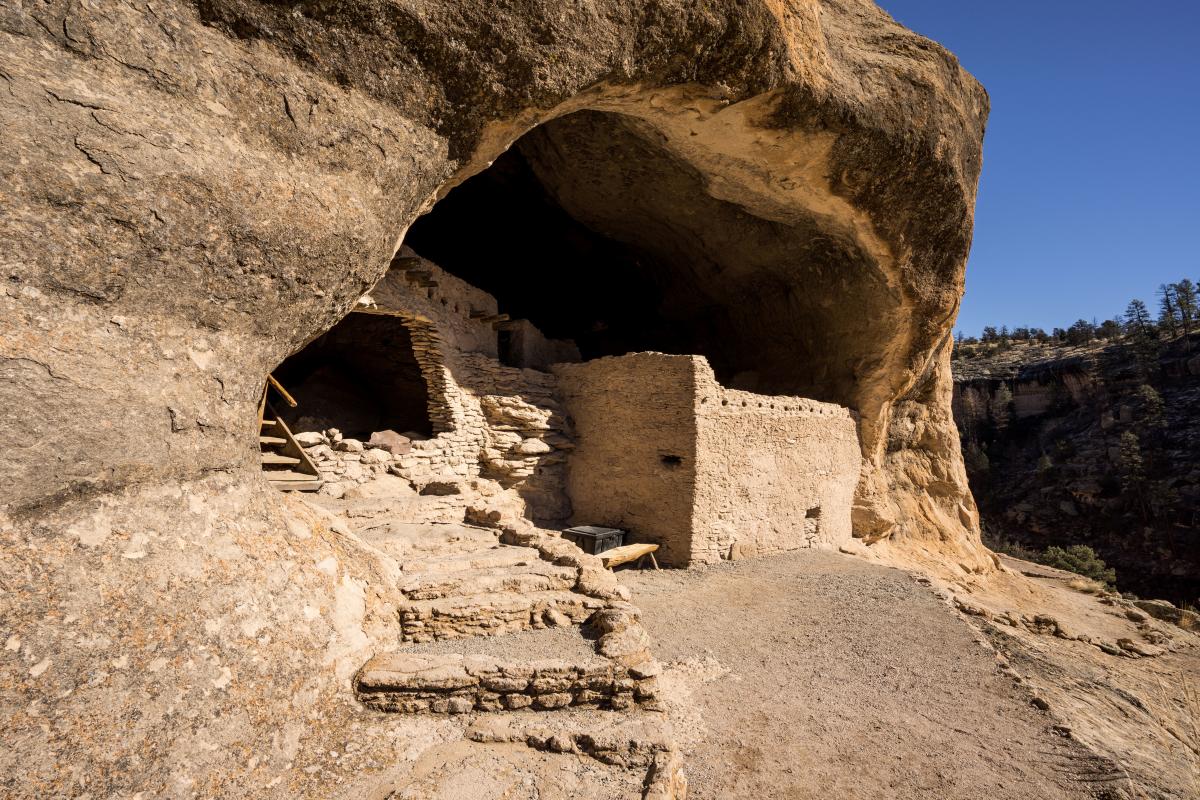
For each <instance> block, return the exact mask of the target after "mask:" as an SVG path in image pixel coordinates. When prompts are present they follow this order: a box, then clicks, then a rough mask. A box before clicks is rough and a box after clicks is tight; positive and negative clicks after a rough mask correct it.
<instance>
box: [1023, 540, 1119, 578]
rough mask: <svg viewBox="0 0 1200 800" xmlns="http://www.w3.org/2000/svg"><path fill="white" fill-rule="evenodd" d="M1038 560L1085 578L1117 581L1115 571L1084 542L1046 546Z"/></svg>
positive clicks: (1048, 565)
mask: <svg viewBox="0 0 1200 800" xmlns="http://www.w3.org/2000/svg"><path fill="white" fill-rule="evenodd" d="M1038 561H1040V562H1041V563H1043V564H1045V565H1046V566H1047V567H1054V568H1055V569H1065V570H1066V571H1067V572H1074V573H1075V574H1077V575H1082V576H1084V577H1085V578H1091V579H1092V580H1094V581H1097V582H1099V583H1103V584H1104V585H1106V586H1111V585H1113V584H1114V583H1116V581H1117V572H1116V570H1114V569H1113V568H1112V567H1110V566H1108V565H1107V564H1105V563H1104V561H1103V560H1101V558H1100V556H1098V555H1096V551H1095V550H1093V549H1092V548H1090V547H1088V546H1087V545H1085V544H1076V545H1072V546H1071V547H1068V548H1066V549H1063V548H1061V547H1047V548H1046V552H1044V553H1042V555H1041V557H1039V558H1038Z"/></svg>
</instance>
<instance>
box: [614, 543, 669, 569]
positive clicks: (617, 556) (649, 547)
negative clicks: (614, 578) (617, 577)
mask: <svg viewBox="0 0 1200 800" xmlns="http://www.w3.org/2000/svg"><path fill="white" fill-rule="evenodd" d="M657 549H658V545H656V544H627V545H623V546H621V547H614V548H613V549H612V550H605V551H604V552H603V553H601V554H600V560H601V561H602V562H603V563H604V566H605V567H606V568H608V569H613V568H614V567H619V566H621V565H622V564H629V563H630V562H633V561H636V562H638V566H639V567H640V566H641V564H642V561H644V560H645V558H646V556H650V563H651V564H653V565H654V568H655V569H658V568H659V567H658V561H657V559H655V558H654V551H655V550H657Z"/></svg>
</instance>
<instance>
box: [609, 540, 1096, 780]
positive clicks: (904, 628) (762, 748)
mask: <svg viewBox="0 0 1200 800" xmlns="http://www.w3.org/2000/svg"><path fill="white" fill-rule="evenodd" d="M620 578H621V579H622V582H624V583H626V584H627V585H628V586H630V588H631V589H633V591H634V602H635V603H636V604H637V605H638V606H640V607H641V609H642V611H643V620H644V624H645V625H646V627H647V629H648V630H649V631H650V634H651V635H652V636H653V637H654V640H655V647H654V651H655V653H656V655H657V656H658V657H659V659H660V660H662V661H663V662H664V663H666V664H668V665H669V669H668V670H667V671H666V673H665V674H664V677H663V685H664V692H665V693H666V695H667V697H668V701H669V703H670V706H671V712H672V714H671V715H672V719H673V722H674V725H675V730H676V739H677V740H678V741H679V742H680V744H681V746H682V747H683V749H684V752H685V757H686V762H685V763H686V764H687V771H688V775H689V782H690V789H691V791H690V792H689V795H688V796H689V798H694V800H704V799H705V798H723V799H724V798H755V799H756V800H758V799H759V798H787V799H788V800H798V799H799V798H820V799H821V800H832V799H833V798H837V800H844V799H846V798H937V799H938V800H952V799H954V798H962V799H963V800H967V799H968V798H970V800H977V798H986V800H1007V798H1074V797H1091V796H1095V795H1094V794H1093V791H1094V790H1095V788H1096V787H1095V785H1092V786H1085V785H1084V784H1085V782H1086V780H1087V777H1086V776H1087V775H1088V774H1089V773H1091V772H1092V771H1093V768H1094V765H1093V764H1092V763H1091V758H1090V756H1089V755H1088V753H1087V751H1085V750H1084V749H1083V748H1082V747H1081V746H1079V745H1077V744H1076V743H1074V742H1072V741H1071V740H1069V739H1066V738H1063V737H1061V736H1059V735H1056V734H1055V733H1054V732H1053V731H1052V728H1051V726H1052V723H1051V721H1050V719H1049V718H1048V717H1047V716H1046V715H1044V714H1042V713H1041V712H1039V711H1037V710H1036V709H1034V708H1033V707H1032V706H1031V705H1030V704H1029V702H1028V699H1027V698H1026V697H1025V696H1023V695H1022V694H1021V693H1020V692H1019V691H1018V690H1017V689H1016V688H1015V687H1014V686H1013V684H1012V682H1011V681H1010V680H1009V679H1008V678H1006V677H1004V676H1003V675H1002V674H1001V673H1000V672H999V671H998V669H997V664H996V661H995V657H994V656H993V655H992V654H991V653H990V652H989V651H987V650H986V649H985V648H984V647H982V646H981V645H980V644H979V643H978V642H977V641H976V634H975V632H974V631H973V630H972V629H971V628H970V627H969V626H968V625H966V624H965V623H964V622H962V621H961V620H960V619H959V618H958V617H957V616H956V615H955V614H954V613H953V612H952V611H951V610H950V609H949V608H947V606H946V605H945V604H943V603H942V602H940V601H938V600H937V598H936V597H934V595H933V594H932V592H931V591H930V590H929V589H927V588H925V587H923V586H921V585H920V584H918V583H916V581H915V580H914V579H913V578H911V577H910V576H908V575H907V574H905V573H903V572H901V571H898V570H893V569H888V568H885V567H880V566H876V565H872V564H869V563H867V562H864V561H860V560H857V559H853V558H849V557H846V556H842V555H839V554H832V553H822V552H803V553H798V554H792V555H785V556H777V557H772V558H762V559H757V560H753V561H742V562H736V563H734V564H729V565H722V566H719V567H713V568H708V569H703V570H697V571H691V572H683V571H675V570H670V571H662V572H653V571H645V572H634V571H629V570H626V571H622V572H621V573H620ZM1089 790H1092V791H1089Z"/></svg>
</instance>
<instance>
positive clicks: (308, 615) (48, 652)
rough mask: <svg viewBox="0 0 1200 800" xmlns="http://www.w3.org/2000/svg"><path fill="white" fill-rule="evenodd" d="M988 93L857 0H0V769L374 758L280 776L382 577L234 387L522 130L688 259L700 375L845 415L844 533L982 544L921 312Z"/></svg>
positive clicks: (365, 636)
mask: <svg viewBox="0 0 1200 800" xmlns="http://www.w3.org/2000/svg"><path fill="white" fill-rule="evenodd" d="M986 109H987V100H986V96H985V95H984V93H983V91H982V89H981V88H980V87H979V86H978V85H977V84H976V83H975V82H974V81H973V80H972V79H971V78H970V77H969V76H968V75H967V74H966V73H965V72H963V71H962V70H961V68H960V67H959V66H958V64H957V62H956V61H955V59H954V58H953V57H952V56H951V55H950V54H949V53H947V52H946V51H944V50H943V49H942V48H940V47H938V46H937V45H935V44H933V43H931V42H928V41H926V40H924V39H922V38H920V37H918V36H916V35H914V34H912V33H910V32H908V31H906V30H904V29H903V28H901V27H899V26H898V25H896V24H895V23H894V22H892V21H891V20H890V19H889V18H888V17H887V16H886V15H885V14H883V13H882V12H881V11H879V10H878V9H877V8H876V7H875V6H874V5H873V4H871V3H869V2H860V1H859V0H823V1H822V2H818V1H817V0H791V2H767V1H766V0H759V1H757V2H749V3H737V2H732V0H707V1H706V2H701V3H674V2H651V3H642V2H628V1H626V0H607V1H606V0H597V2H592V3H584V4H561V3H536V2H517V3H512V4H507V5H504V6H496V5H495V4H491V3H480V2H475V1H474V0H459V1H458V2H451V1H450V0H447V2H423V1H422V0H406V1H404V2H360V3H336V2H315V1H314V2H299V3H289V4H277V3H271V2H252V1H250V0H199V1H198V2H194V3H189V2H184V1H183V0H165V1H164V2H161V3H153V4H134V3H126V2H117V0H112V1H111V2H91V3H87V2H83V3H81V2H75V1H74V0H71V1H69V2H68V0H51V2H36V3H35V2H22V1H21V0H0V126H2V130H3V134H4V136H3V138H4V147H3V148H0V204H2V207H3V209H4V211H3V214H0V242H3V246H2V248H0V268H2V270H3V278H4V293H3V295H0V310H2V313H3V323H2V325H0V438H2V440H3V441H4V443H5V445H4V450H3V458H2V463H3V482H2V483H0V502H2V503H3V514H2V515H0V526H2V528H3V539H2V545H0V547H2V548H3V553H2V555H3V557H2V559H0V565H2V566H0V581H2V583H3V588H4V594H3V600H0V603H2V604H3V607H2V608H0V619H2V620H3V622H2V623H0V624H2V625H3V626H4V630H3V632H2V633H3V638H4V639H5V643H6V649H5V650H4V651H3V654H2V655H3V658H4V662H3V663H4V672H3V678H2V680H0V705H2V707H3V714H4V717H5V719H6V721H7V730H6V735H5V739H6V747H5V748H4V753H3V755H0V764H3V766H4V769H3V773H2V774H3V777H2V778H0V781H2V782H3V783H2V784H0V785H3V786H4V788H5V794H6V795H8V796H15V797H20V796H68V795H81V794H84V793H85V792H88V793H91V794H92V796H109V795H111V794H114V793H133V792H137V791H146V792H148V793H151V794H154V795H157V796H181V797H182V796H196V795H198V796H205V797H218V796H247V795H248V794H270V793H271V792H278V793H280V794H287V796H297V795H299V796H309V795H313V796H316V795H318V794H320V795H325V794H328V793H329V792H331V791H332V789H331V787H333V786H335V785H339V784H340V783H341V782H352V781H367V782H369V781H370V779H371V776H372V774H373V773H372V769H375V770H378V769H381V768H382V767H380V766H379V764H380V763H382V762H381V761H374V760H371V759H362V760H361V763H359V762H353V764H352V763H351V761H352V760H346V761H338V760H337V759H334V760H332V761H330V760H329V759H326V761H327V762H329V763H325V764H324V766H323V767H321V766H320V765H317V766H319V769H316V770H307V769H304V767H305V766H306V765H312V764H313V759H314V758H315V756H313V754H314V753H323V752H329V751H340V750H341V748H342V747H344V746H345V744H346V741H347V739H349V738H351V736H350V734H349V731H350V730H351V727H350V726H351V725H353V724H355V723H354V719H355V715H356V714H357V713H359V712H358V711H356V710H355V708H354V707H353V703H352V700H351V699H350V689H349V681H348V678H349V675H350V673H351V672H352V671H353V670H354V669H356V668H357V667H358V666H360V665H361V664H362V663H363V662H364V661H365V660H366V658H367V656H368V655H369V654H370V653H371V652H372V649H373V645H372V643H373V642H374V641H376V640H378V639H379V638H380V637H388V636H394V609H391V608H390V606H389V603H390V602H391V601H390V600H389V596H388V594H387V591H385V589H384V588H382V587H386V586H388V585H389V582H393V583H394V578H395V576H389V575H388V569H387V566H386V563H385V562H383V561H381V560H379V558H378V557H377V554H375V553H373V552H372V551H371V549H370V548H369V547H366V546H364V545H363V544H362V543H361V542H359V541H357V540H355V539H354V538H353V537H349V536H346V535H344V534H343V533H339V532H338V530H336V528H332V529H331V528H330V526H329V525H328V524H327V521H326V522H323V521H322V520H321V519H319V518H316V517H313V516H312V515H311V514H310V512H309V511H307V510H305V509H303V508H300V507H299V506H297V505H296V504H294V503H292V502H291V501H287V500H285V499H284V498H282V497H281V496H279V495H276V494H272V490H270V489H269V488H268V487H267V486H266V485H265V484H264V482H263V481H262V479H261V476H260V474H259V467H258V454H257V446H256V433H257V432H256V429H255V420H256V404H257V400H258V396H259V392H260V390H261V387H262V381H263V377H264V375H265V374H266V373H267V372H268V371H269V370H270V369H272V368H273V367H274V366H275V365H276V364H278V363H279V362H280V361H281V360H282V359H283V358H284V357H285V356H287V355H288V354H289V353H292V352H294V351H296V350H297V349H299V348H300V347H301V346H302V345H303V344H304V343H305V342H306V341H308V340H309V339H311V338H312V337H313V336H315V335H316V334H318V333H320V332H321V331H323V330H326V329H328V328H329V327H330V326H331V325H333V324H334V323H335V322H336V321H337V320H338V319H340V318H341V317H342V316H343V315H344V314H345V313H346V312H347V311H348V310H349V309H350V308H351V306H352V305H353V303H354V302H355V300H356V299H357V298H358V297H359V296H360V295H361V294H362V293H363V292H364V291H365V290H367V289H368V288H369V287H370V286H372V284H373V283H374V282H375V281H376V280H377V279H378V278H379V277H380V276H381V275H382V274H383V272H384V270H385V269H386V267H387V264H388V262H389V260H390V259H391V257H392V255H393V253H394V252H395V250H396V248H397V247H398V245H399V243H400V241H401V239H402V238H403V235H404V232H405V230H406V229H407V227H408V226H409V225H410V224H411V223H412V222H413V220H414V219H415V218H416V217H417V216H418V215H420V214H421V213H422V212H423V211H427V210H428V209H429V208H430V207H431V205H432V203H433V202H434V201H435V200H436V199H437V198H438V197H439V196H441V195H444V194H445V193H446V192H447V191H448V190H449V189H450V188H451V187H452V186H454V185H455V184H457V183H459V182H461V181H462V180H464V179H465V178H467V177H468V176H470V175H471V174H473V173H475V172H478V171H479V170H481V169H483V168H484V167H485V166H486V165H487V164H488V163H489V162H491V161H492V160H493V159H495V158H496V157H497V156H499V155H500V154H501V153H502V152H503V151H504V150H505V148H506V147H508V146H509V144H511V143H512V142H513V141H514V140H516V139H517V138H518V137H519V136H521V135H522V134H524V133H526V132H528V131H530V130H531V129H533V128H535V127H537V126H538V125H541V124H543V123H547V124H546V125H545V127H544V128H542V129H541V131H539V132H538V133H537V134H536V135H535V136H534V137H532V138H531V139H529V140H527V141H526V142H523V143H522V145H521V146H522V148H523V151H524V153H525V156H526V158H527V159H528V160H529V161H530V163H531V165H532V167H533V169H534V171H535V172H536V174H537V175H538V176H539V178H540V179H542V180H543V181H544V182H545V184H546V187H547V189H548V191H550V192H551V193H552V194H553V195H554V196H555V197H556V198H557V200H558V202H559V203H560V204H561V205H562V207H563V208H564V209H565V210H566V211H567V212H568V213H570V214H571V215H573V216H575V217H576V218H577V219H578V220H579V221H580V222H582V223H583V224H585V225H588V226H592V227H594V228H596V229H599V230H602V231H603V232H604V233H605V234H606V235H608V236H611V237H612V238H614V239H616V240H618V241H622V242H625V243H626V244H628V245H630V246H634V247H638V248H640V249H641V250H642V251H643V252H644V253H645V254H646V256H647V257H648V258H650V259H652V260H653V261H654V262H655V263H656V264H657V265H659V266H658V267H656V269H658V270H659V272H658V274H659V275H660V276H661V283H662V285H665V286H667V287H668V288H670V287H673V286H675V287H689V288H688V291H687V292H676V293H669V295H670V296H671V297H672V298H673V299H672V302H671V303H670V304H669V307H668V308H666V309H665V310H664V313H666V314H667V317H668V318H669V319H671V320H672V321H674V322H676V323H677V324H678V325H680V326H682V328H683V329H685V330H688V331H690V333H689V336H690V337H692V339H693V340H694V341H703V342H707V343H709V344H708V345H706V346H708V347H709V349H710V350H712V354H711V357H712V359H713V361H714V365H715V368H716V369H717V370H718V374H721V372H722V370H725V371H728V372H731V373H732V372H746V373H756V374H757V378H756V380H757V381H758V384H757V390H759V391H769V392H777V393H780V394H804V395H807V396H811V397H814V398H816V399H820V400H827V401H833V402H837V403H840V404H842V405H845V406H849V407H850V408H851V409H853V410H854V411H856V412H857V413H858V415H859V420H860V422H859V426H860V429H859V435H860V439H861V443H862V448H863V458H864V466H863V472H862V478H861V482H860V485H859V488H858V492H857V498H856V506H855V517H854V519H855V526H856V533H857V534H858V535H860V536H863V537H864V538H866V539H868V540H881V539H885V538H890V539H892V540H893V541H895V542H897V543H901V544H903V545H904V546H905V547H907V548H908V550H907V552H912V553H925V554H926V556H927V557H929V558H931V559H942V560H945V561H949V562H953V563H955V564H962V565H964V567H963V568H965V569H982V568H983V567H984V566H985V565H986V564H987V563H988V559H987V558H986V554H985V553H984V552H983V551H982V550H981V549H979V545H978V538H977V522H976V519H977V518H976V514H975V509H974V504H973V502H972V501H971V498H970V495H969V492H968V490H967V485H966V479H965V475H964V474H963V470H962V466H961V461H960V457H959V454H958V447H957V444H956V434H955V430H954V425H953V422H952V420H951V417H950V391H951V383H950V375H949V366H948V357H949V340H948V335H949V331H950V326H951V323H952V321H953V318H954V314H955V311H956V309H957V305H958V300H959V297H960V294H961V289H962V278H963V266H964V262H965V258H966V253H967V249H968V245H969V242H970V235H971V224H972V206H973V200H974V192H975V184H976V179H977V176H978V172H979V168H980V146H981V137H982V131H983V125H984V118H985V115H986ZM575 112H581V113H575ZM568 114H570V115H571V116H570V117H569V118H568V117H567V115H568ZM554 120H559V121H558V122H555V121H554ZM702 320H709V322H707V323H705V324H704V325H703V326H702V325H701V321H702ZM368 762H369V763H368ZM18 764H19V765H20V767H19V768H18V767H17V766H16V765H18ZM370 764H375V765H376V766H375V767H371V766H370ZM322 770H324V771H322ZM148 796H149V795H148Z"/></svg>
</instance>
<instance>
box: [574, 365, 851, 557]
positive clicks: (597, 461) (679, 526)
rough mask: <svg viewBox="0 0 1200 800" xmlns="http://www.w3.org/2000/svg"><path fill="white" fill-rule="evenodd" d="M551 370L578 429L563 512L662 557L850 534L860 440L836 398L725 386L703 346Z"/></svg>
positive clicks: (738, 552)
mask: <svg viewBox="0 0 1200 800" xmlns="http://www.w3.org/2000/svg"><path fill="white" fill-rule="evenodd" d="M554 370H555V373H556V374H557V375H558V378H559V390H560V392H561V394H562V397H563V403H564V405H565V407H566V410H567V414H568V415H569V416H570V418H571V420H572V424H573V426H574V429H575V431H576V435H577V440H578V444H577V447H576V449H575V451H574V452H573V453H572V454H571V456H570V459H569V463H568V471H567V491H568V493H569V495H570V498H571V503H572V506H573V507H574V510H575V513H574V517H573V521H575V522H577V523H591V524H603V525H612V526H614V527H621V528H626V529H628V530H629V531H630V533H631V539H632V540H634V541H649V542H656V543H658V544H660V545H661V547H662V550H661V552H660V555H661V558H660V561H662V562H663V563H666V564H670V565H673V566H686V565H688V564H696V563H712V562H716V561H720V560H722V559H729V558H744V557H749V556H753V555H761V554H765V553H771V552H780V551H785V550H795V549H798V548H803V547H814V546H817V545H818V544H823V543H828V544H837V543H840V542H842V541H846V540H848V539H849V538H850V536H851V523H850V509H851V505H852V501H853V495H854V489H855V485H856V483H857V481H858V475H859V469H860V466H861V451H860V449H859V444H858V435H857V430H856V422H855V420H854V418H853V415H852V414H851V413H850V411H848V410H847V409H845V408H842V407H840V406H836V405H832V404H828V403H818V402H816V401H813V400H808V399H804V398H798V397H778V396H767V395H757V394H752V393H750V392H741V391H735V390H730V389H725V388H723V387H722V386H721V385H720V384H719V383H717V381H716V378H715V376H714V375H713V372H712V369H711V368H710V367H709V366H708V362H707V361H706V360H705V359H704V358H703V357H700V356H675V355H665V354H661V353H636V354H632V355H626V356H619V357H612V358H602V359H597V360H594V361H589V362H587V363H583V364H566V365H556V366H555V368H554Z"/></svg>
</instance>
